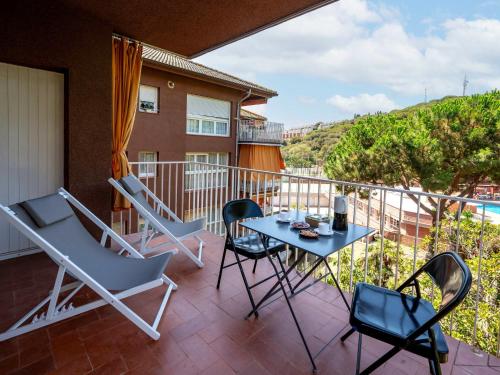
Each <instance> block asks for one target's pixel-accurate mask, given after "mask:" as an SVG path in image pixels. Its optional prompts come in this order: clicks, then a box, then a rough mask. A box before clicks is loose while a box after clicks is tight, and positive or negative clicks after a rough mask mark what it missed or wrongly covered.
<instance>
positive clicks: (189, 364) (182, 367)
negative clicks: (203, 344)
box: [163, 358, 200, 375]
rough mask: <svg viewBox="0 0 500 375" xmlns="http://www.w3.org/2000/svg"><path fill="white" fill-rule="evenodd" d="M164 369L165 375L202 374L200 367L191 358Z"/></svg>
mask: <svg viewBox="0 0 500 375" xmlns="http://www.w3.org/2000/svg"><path fill="white" fill-rule="evenodd" d="M163 368H164V371H165V372H164V374H175V375H197V374H199V373H200V370H199V369H198V367H197V366H196V365H195V364H194V362H193V361H191V360H190V359H189V358H186V359H184V360H182V361H181V362H177V363H176V364H174V365H172V366H169V365H166V366H164V367H163Z"/></svg>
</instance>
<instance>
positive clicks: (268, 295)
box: [247, 252, 306, 318]
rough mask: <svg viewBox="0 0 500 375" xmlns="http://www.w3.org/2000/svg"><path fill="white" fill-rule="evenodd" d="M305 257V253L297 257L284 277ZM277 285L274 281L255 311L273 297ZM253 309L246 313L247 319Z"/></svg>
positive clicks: (277, 282)
mask: <svg viewBox="0 0 500 375" xmlns="http://www.w3.org/2000/svg"><path fill="white" fill-rule="evenodd" d="M305 255H306V253H305V252H302V254H301V255H299V257H298V258H297V260H296V261H295V262H294V263H293V264H292V265H291V266H290V267H288V270H287V271H286V273H285V275H286V276H288V274H290V272H292V270H293V269H295V266H296V265H297V264H299V263H300V262H301V261H302V259H303V258H304V256H305ZM273 265H274V263H273ZM278 276H279V275H278ZM279 284H280V283H279V281H276V283H275V284H274V285H273V286H272V288H271V289H269V290H268V292H267V293H266V294H265V295H264V297H262V298H261V299H260V301H259V302H257V306H256V308H255V309H258V308H259V307H260V306H261V305H262V304H263V303H264V302H265V301H266V300H267V299H268V298H269V297H270V296H271V295H274V291H275V289H276V288H277V287H278V286H279ZM255 309H254V310H252V311H250V312H249V313H248V315H247V318H249V317H250V316H252V314H253V313H254V311H255Z"/></svg>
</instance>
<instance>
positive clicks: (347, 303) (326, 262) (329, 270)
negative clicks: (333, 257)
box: [323, 258, 351, 311]
mask: <svg viewBox="0 0 500 375" xmlns="http://www.w3.org/2000/svg"><path fill="white" fill-rule="evenodd" d="M323 259H324V258H323ZM324 260H325V264H326V267H327V268H328V272H330V275H331V276H332V279H333V281H334V282H335V286H336V287H337V290H338V291H339V293H340V296H341V297H342V299H343V300H344V303H345V305H346V307H347V310H348V311H351V307H350V306H349V302H347V299H346V298H345V296H344V293H343V292H342V289H341V288H340V285H339V283H338V281H337V279H336V278H335V276H334V275H333V272H332V269H331V268H330V265H329V264H328V261H327V260H326V259H324Z"/></svg>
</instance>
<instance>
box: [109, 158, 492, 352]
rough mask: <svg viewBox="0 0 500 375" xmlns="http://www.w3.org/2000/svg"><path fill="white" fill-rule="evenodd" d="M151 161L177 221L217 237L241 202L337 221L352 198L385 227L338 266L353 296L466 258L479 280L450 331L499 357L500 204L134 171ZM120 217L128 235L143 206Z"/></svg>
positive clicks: (251, 173)
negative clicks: (337, 205)
mask: <svg viewBox="0 0 500 375" xmlns="http://www.w3.org/2000/svg"><path fill="white" fill-rule="evenodd" d="M143 164H144V165H147V167H146V169H147V170H148V171H149V172H151V173H148V174H147V175H146V176H145V177H144V178H141V180H142V181H143V182H144V183H145V184H146V185H147V186H148V188H149V189H150V190H152V191H153V192H154V193H155V194H156V195H157V196H158V197H159V198H160V199H161V200H162V201H163V202H165V204H166V205H167V206H169V207H170V208H171V209H172V210H173V211H174V212H175V214H176V215H177V216H179V217H180V218H182V219H183V220H192V219H196V218H200V217H205V218H206V219H207V230H208V231H210V232H212V233H215V234H217V235H224V234H225V227H224V225H223V221H222V216H221V211H222V207H223V206H224V204H225V203H226V202H227V201H229V200H232V199H239V198H251V199H253V200H255V201H256V202H258V203H259V205H260V206H261V207H262V209H263V212H264V213H265V215H271V214H273V213H277V212H279V211H281V210H283V209H287V210H293V209H301V210H305V211H307V212H310V213H318V214H323V215H328V216H331V215H332V204H333V198H334V196H335V195H336V194H346V195H349V201H350V205H349V219H350V221H351V222H356V223H358V224H362V225H366V226H369V227H372V228H374V229H375V230H376V236H374V237H373V238H370V239H369V240H367V241H364V242H359V243H355V244H353V245H351V246H349V247H348V248H345V249H343V250H341V251H339V252H337V253H336V254H334V255H332V256H331V259H330V260H329V262H330V263H331V264H332V266H335V267H336V273H337V277H338V279H339V280H340V281H341V286H342V287H343V288H344V289H345V290H346V291H349V292H352V291H353V288H354V286H355V283H356V282H359V281H367V282H372V283H375V284H378V285H382V286H387V287H395V286H396V285H399V284H400V283H401V282H402V281H404V279H405V278H406V277H408V276H409V275H410V274H412V273H413V272H414V271H415V270H416V269H417V268H418V267H419V266H420V265H421V264H423V263H424V262H425V259H426V258H428V257H430V256H432V255H433V254H436V253H438V252H442V251H455V252H458V253H459V254H460V255H461V256H462V257H463V258H464V259H466V262H467V264H468V265H469V267H470V268H471V271H472V273H473V275H474V282H473V287H472V289H471V292H470V293H469V296H468V297H467V299H466V301H465V303H464V304H463V305H462V306H461V307H460V309H459V310H457V312H456V313H455V314H453V315H452V316H450V317H449V318H447V320H446V321H445V326H446V327H445V328H446V333H447V334H449V335H452V336H455V337H457V338H458V339H460V340H462V341H466V342H469V343H471V344H473V345H475V346H477V347H480V348H481V349H483V350H486V351H488V352H490V353H494V354H496V355H498V350H499V348H498V343H499V337H498V336H499V324H500V317H499V316H500V314H498V311H499V310H498V308H499V294H498V290H499V284H500V270H499V266H498V265H499V249H498V244H499V239H500V225H498V224H497V223H498V219H499V218H498V215H496V216H495V214H494V213H493V212H490V211H487V210H486V207H490V206H494V207H498V206H500V202H488V206H487V205H485V204H484V203H485V202H484V201H480V200H474V199H467V198H462V197H455V196H446V195H441V194H433V193H427V192H422V191H418V190H404V189H398V188H391V187H386V186H378V185H369V184H361V183H353V182H346V181H335V180H328V179H323V178H316V177H305V176H298V175H291V174H286V173H271V172H266V171H257V170H252V169H246V168H238V167H232V166H226V165H212V164H207V163H197V162H150V163H131V167H132V172H133V173H134V174H135V175H138V171H139V168H144V167H141V165H143ZM112 220H113V223H114V227H115V229H117V230H118V231H120V232H121V233H123V234H125V233H133V232H137V231H139V230H140V229H141V225H142V222H141V219H140V218H139V216H138V215H137V213H136V212H135V210H134V209H130V210H128V211H123V212H120V213H113V216H112ZM492 220H493V222H492ZM495 220H497V221H495ZM290 251H295V252H296V251H298V250H296V249H295V250H290ZM429 285H430V284H429ZM427 292H428V293H427V297H428V298H431V299H433V300H434V299H436V298H437V295H438V291H435V290H434V289H432V288H431V289H429V290H428V291H427ZM424 295H425V293H424Z"/></svg>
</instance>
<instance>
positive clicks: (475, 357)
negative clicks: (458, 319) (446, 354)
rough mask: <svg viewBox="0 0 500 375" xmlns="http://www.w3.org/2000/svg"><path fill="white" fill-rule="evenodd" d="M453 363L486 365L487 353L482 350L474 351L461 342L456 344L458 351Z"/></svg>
mask: <svg viewBox="0 0 500 375" xmlns="http://www.w3.org/2000/svg"><path fill="white" fill-rule="evenodd" d="M455 365H464V366H467V365H476V366H487V365H488V355H487V354H485V353H483V352H480V353H475V352H474V351H473V349H472V348H471V347H470V346H469V345H467V344H465V343H463V342H461V343H460V345H459V346H458V352H457V356H456V358H455Z"/></svg>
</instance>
